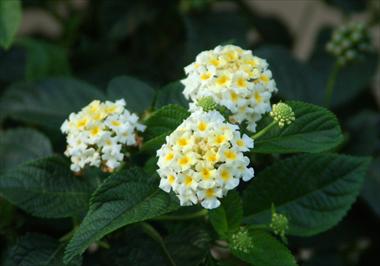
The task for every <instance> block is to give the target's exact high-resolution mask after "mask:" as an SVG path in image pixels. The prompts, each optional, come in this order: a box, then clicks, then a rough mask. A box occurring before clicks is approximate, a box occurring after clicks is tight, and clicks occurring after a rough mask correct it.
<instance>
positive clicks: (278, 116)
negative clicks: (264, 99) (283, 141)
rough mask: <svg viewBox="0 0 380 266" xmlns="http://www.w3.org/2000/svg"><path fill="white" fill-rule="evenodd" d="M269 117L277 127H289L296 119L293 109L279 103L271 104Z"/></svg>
mask: <svg viewBox="0 0 380 266" xmlns="http://www.w3.org/2000/svg"><path fill="white" fill-rule="evenodd" d="M270 115H271V116H272V117H273V120H275V121H276V122H277V123H278V126H279V127H284V126H285V125H290V124H291V123H292V122H293V121H294V120H295V119H296V117H295V114H294V112H293V109H292V108H291V107H290V106H289V105H287V104H285V103H281V102H280V103H278V104H273V106H272V111H271V112H270Z"/></svg>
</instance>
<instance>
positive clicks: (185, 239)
mask: <svg viewBox="0 0 380 266" xmlns="http://www.w3.org/2000/svg"><path fill="white" fill-rule="evenodd" d="M210 242H211V236H210V234H209V232H208V231H207V230H206V229H205V228H204V227H203V226H202V225H187V226H186V227H185V228H183V229H182V230H179V231H178V232H176V233H173V234H170V235H169V236H168V237H166V238H165V244H166V246H167V248H168V251H169V253H170V255H171V256H172V258H173V260H174V261H175V263H176V265H181V266H198V265H199V264H200V263H201V262H202V261H203V260H204V259H205V258H206V256H207V254H208V253H209V252H210V251H209V245H210V244H211V243H210Z"/></svg>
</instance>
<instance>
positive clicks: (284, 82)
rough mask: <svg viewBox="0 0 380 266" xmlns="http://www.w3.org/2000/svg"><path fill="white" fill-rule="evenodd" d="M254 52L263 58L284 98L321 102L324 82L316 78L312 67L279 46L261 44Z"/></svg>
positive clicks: (279, 92)
mask: <svg viewBox="0 0 380 266" xmlns="http://www.w3.org/2000/svg"><path fill="white" fill-rule="evenodd" d="M254 54H255V55H257V56H259V57H262V58H265V59H266V60H267V61H268V63H269V69H270V70H271V71H272V73H273V78H274V80H275V81H276V84H277V88H278V94H279V95H280V96H281V97H282V98H284V99H285V100H299V101H305V102H309V103H314V104H322V103H323V97H324V92H325V91H324V88H325V86H326V83H324V82H323V81H321V80H320V79H319V78H316V77H315V75H316V73H315V71H314V69H313V68H312V67H311V66H309V65H307V64H305V63H303V62H300V61H299V60H298V59H296V58H295V57H294V56H293V55H292V54H291V52H290V51H288V50H287V49H285V48H282V47H279V46H273V45H268V46H262V47H260V48H258V49H256V50H255V51H254Z"/></svg>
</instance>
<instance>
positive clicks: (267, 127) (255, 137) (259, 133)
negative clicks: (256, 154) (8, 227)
mask: <svg viewBox="0 0 380 266" xmlns="http://www.w3.org/2000/svg"><path fill="white" fill-rule="evenodd" d="M276 123H277V122H276V121H275V120H273V121H272V123H270V124H269V125H267V126H266V127H264V128H263V129H262V130H260V131H259V132H257V133H256V134H255V135H253V136H252V137H251V138H252V139H253V140H257V139H258V138H260V137H261V136H262V135H264V134H265V133H267V132H268V130H269V129H271V128H272V127H273V126H274V125H276Z"/></svg>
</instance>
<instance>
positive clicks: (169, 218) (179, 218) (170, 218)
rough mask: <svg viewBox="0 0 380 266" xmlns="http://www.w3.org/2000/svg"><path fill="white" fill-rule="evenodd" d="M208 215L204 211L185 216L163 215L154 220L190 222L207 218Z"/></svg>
mask: <svg viewBox="0 0 380 266" xmlns="http://www.w3.org/2000/svg"><path fill="white" fill-rule="evenodd" d="M207 214H208V211H207V210H206V209H203V210H200V211H198V212H193V213H189V214H184V215H162V216H159V217H156V218H154V220H157V221H182V220H190V219H195V218H199V217H203V216H206V215H207Z"/></svg>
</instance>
